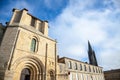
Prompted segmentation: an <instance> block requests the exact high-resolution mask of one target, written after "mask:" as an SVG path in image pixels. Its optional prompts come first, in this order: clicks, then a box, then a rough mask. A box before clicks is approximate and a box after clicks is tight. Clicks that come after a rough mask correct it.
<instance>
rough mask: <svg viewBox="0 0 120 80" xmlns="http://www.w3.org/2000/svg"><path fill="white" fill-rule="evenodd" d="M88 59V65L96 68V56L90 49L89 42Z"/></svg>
mask: <svg viewBox="0 0 120 80" xmlns="http://www.w3.org/2000/svg"><path fill="white" fill-rule="evenodd" d="M88 57H89V63H90V64H91V65H95V66H98V64H97V60H96V56H95V52H94V50H93V49H92V47H91V45H90V42H89V41H88Z"/></svg>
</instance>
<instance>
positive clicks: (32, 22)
mask: <svg viewBox="0 0 120 80" xmlns="http://www.w3.org/2000/svg"><path fill="white" fill-rule="evenodd" d="M31 26H33V27H35V18H33V17H32V19H31Z"/></svg>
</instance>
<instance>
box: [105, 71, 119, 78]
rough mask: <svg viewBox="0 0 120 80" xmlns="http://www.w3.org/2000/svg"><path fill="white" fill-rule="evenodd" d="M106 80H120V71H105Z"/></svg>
mask: <svg viewBox="0 0 120 80" xmlns="http://www.w3.org/2000/svg"><path fill="white" fill-rule="evenodd" d="M104 75H105V80H120V69H114V70H108V71H104Z"/></svg>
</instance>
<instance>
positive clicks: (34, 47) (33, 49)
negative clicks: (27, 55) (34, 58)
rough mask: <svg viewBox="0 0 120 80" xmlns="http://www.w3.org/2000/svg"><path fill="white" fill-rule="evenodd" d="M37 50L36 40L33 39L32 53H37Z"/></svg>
mask: <svg viewBox="0 0 120 80" xmlns="http://www.w3.org/2000/svg"><path fill="white" fill-rule="evenodd" d="M35 50H36V39H34V38H33V39H32V42H31V51H32V52H35Z"/></svg>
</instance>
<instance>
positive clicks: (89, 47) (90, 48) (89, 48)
mask: <svg viewBox="0 0 120 80" xmlns="http://www.w3.org/2000/svg"><path fill="white" fill-rule="evenodd" d="M88 50H92V47H91V45H90V42H89V40H88Z"/></svg>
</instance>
